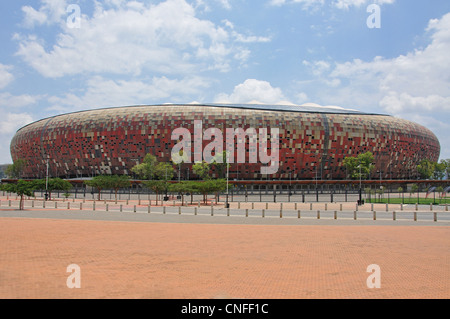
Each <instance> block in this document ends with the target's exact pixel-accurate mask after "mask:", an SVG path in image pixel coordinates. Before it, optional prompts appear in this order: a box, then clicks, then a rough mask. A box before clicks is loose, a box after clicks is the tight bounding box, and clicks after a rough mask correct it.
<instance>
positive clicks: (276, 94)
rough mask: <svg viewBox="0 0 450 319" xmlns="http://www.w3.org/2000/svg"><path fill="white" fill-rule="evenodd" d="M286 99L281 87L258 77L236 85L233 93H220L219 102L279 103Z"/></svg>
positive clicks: (216, 99) (217, 97) (217, 100)
mask: <svg viewBox="0 0 450 319" xmlns="http://www.w3.org/2000/svg"><path fill="white" fill-rule="evenodd" d="M282 100H285V97H284V94H283V92H282V91H281V89H280V88H274V87H272V85H271V84H270V83H269V82H266V81H260V80H256V79H247V80H245V81H244V83H241V84H239V85H237V86H235V87H234V90H233V93H231V94H226V93H221V94H218V95H217V96H216V98H215V102H217V103H251V102H261V103H278V102H279V101H282Z"/></svg>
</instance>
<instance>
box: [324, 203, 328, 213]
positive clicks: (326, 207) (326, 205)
mask: <svg viewBox="0 0 450 319" xmlns="http://www.w3.org/2000/svg"><path fill="white" fill-rule="evenodd" d="M327 210H328V204H327V203H325V211H327Z"/></svg>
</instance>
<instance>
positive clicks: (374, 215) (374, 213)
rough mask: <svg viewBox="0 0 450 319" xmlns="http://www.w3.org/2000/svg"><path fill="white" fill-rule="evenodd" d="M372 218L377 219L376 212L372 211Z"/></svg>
mask: <svg viewBox="0 0 450 319" xmlns="http://www.w3.org/2000/svg"><path fill="white" fill-rule="evenodd" d="M373 220H377V212H376V211H373Z"/></svg>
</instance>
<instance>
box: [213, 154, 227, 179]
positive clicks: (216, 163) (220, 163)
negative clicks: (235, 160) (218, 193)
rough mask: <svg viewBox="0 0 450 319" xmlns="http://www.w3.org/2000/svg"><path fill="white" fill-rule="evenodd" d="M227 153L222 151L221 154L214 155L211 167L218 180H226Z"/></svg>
mask: <svg viewBox="0 0 450 319" xmlns="http://www.w3.org/2000/svg"><path fill="white" fill-rule="evenodd" d="M227 154H228V153H227V151H223V152H222V153H219V154H216V155H215V156H214V158H213V162H212V163H211V164H212V166H213V167H214V168H215V169H216V171H217V176H218V177H219V178H226V169H227V166H229V165H230V164H228V163H227V162H228V155H227Z"/></svg>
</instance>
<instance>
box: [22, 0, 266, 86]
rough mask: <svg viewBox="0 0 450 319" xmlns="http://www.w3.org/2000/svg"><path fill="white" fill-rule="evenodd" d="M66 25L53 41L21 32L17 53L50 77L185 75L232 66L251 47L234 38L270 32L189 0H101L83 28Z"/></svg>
mask: <svg viewBox="0 0 450 319" xmlns="http://www.w3.org/2000/svg"><path fill="white" fill-rule="evenodd" d="M224 3H226V2H224ZM27 17H29V15H27ZM30 19H31V18H30ZM33 21H35V20H33ZM62 30H63V32H62V33H61V34H59V35H58V37H57V39H56V43H55V44H54V45H53V46H50V45H48V44H47V45H46V44H44V43H43V41H42V40H41V39H39V38H36V37H35V36H28V37H24V36H16V37H15V39H16V40H17V41H19V50H18V52H17V54H18V55H19V56H20V57H22V58H23V60H24V61H26V62H27V63H28V64H29V65H31V66H32V67H33V68H34V69H36V70H37V71H38V72H39V73H41V74H42V75H43V76H45V77H50V78H57V77H62V76H65V75H75V74H102V73H109V74H127V75H139V74H142V73H143V72H154V73H160V74H184V75H185V74H190V73H193V72H202V71H206V70H220V71H229V70H230V68H231V63H233V62H236V59H239V58H241V57H244V58H245V55H244V56H242V55H239V54H237V53H238V52H240V51H241V50H248V48H245V47H242V45H241V46H239V45H234V44H235V42H236V43H251V42H267V41H270V39H269V38H267V37H259V36H253V35H245V36H244V35H241V34H240V33H238V32H235V31H234V30H233V32H230V31H229V30H228V31H227V30H225V28H224V27H222V26H218V25H215V24H214V23H212V22H211V21H209V20H204V19H200V18H198V17H197V16H196V11H195V8H194V7H193V6H192V5H190V4H189V3H188V2H186V1H185V0H166V1H164V2H161V3H158V4H156V5H152V4H143V3H137V2H136V3H135V2H127V3H125V2H124V1H107V2H106V3H103V4H100V3H98V2H96V9H95V12H94V14H93V15H92V17H88V16H86V15H83V16H82V17H81V28H79V29H76V28H73V29H70V28H68V27H67V26H65V25H64V24H62ZM47 48H51V49H47ZM237 62H238V63H240V62H242V61H237Z"/></svg>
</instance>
